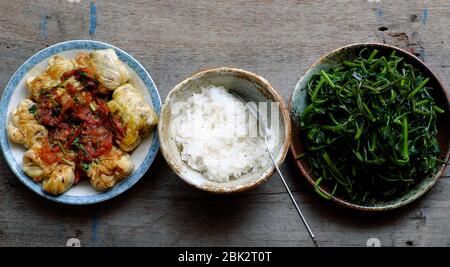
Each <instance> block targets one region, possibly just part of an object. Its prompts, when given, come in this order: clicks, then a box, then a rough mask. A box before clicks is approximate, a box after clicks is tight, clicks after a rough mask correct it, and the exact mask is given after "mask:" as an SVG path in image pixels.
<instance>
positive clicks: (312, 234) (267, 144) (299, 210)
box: [264, 136, 319, 247]
mask: <svg viewBox="0 0 450 267" xmlns="http://www.w3.org/2000/svg"><path fill="white" fill-rule="evenodd" d="M264 139H265V141H266V147H267V151H268V152H269V155H270V158H271V159H272V162H273V164H274V165H275V169H276V170H277V172H278V174H279V175H280V177H281V181H283V184H284V187H286V190H287V192H288V194H289V197H290V198H291V200H292V203H294V206H295V209H297V212H298V215H299V216H300V218H301V219H302V222H303V224H304V225H305V227H306V230H308V234H309V236H310V237H311V240H312V242H313V243H314V246H316V247H318V246H319V245H318V244H317V240H316V236H315V235H314V233H313V231H312V230H311V227H310V226H309V224H308V222H307V221H306V218H305V216H304V215H303V212H302V210H301V209H300V207H299V206H298V204H297V201H295V198H294V196H293V195H292V191H291V189H290V188H289V186H288V184H287V183H286V180H285V179H284V176H283V174H282V173H281V171H280V169H279V168H278V165H277V163H276V161H275V158H274V156H273V154H272V151H270V146H269V142H268V141H267V136H265V138H264Z"/></svg>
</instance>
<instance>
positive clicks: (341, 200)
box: [288, 42, 450, 212]
mask: <svg viewBox="0 0 450 267" xmlns="http://www.w3.org/2000/svg"><path fill="white" fill-rule="evenodd" d="M370 46H379V47H384V48H388V49H393V50H397V51H399V52H402V53H405V54H407V55H408V56H410V57H411V58H412V60H413V61H415V62H414V64H419V65H420V66H421V67H422V68H424V69H426V70H427V71H428V72H429V73H430V74H431V77H430V78H432V79H434V80H435V82H436V84H438V85H439V86H438V87H439V90H441V91H442V92H443V93H444V95H445V96H446V97H447V100H448V99H449V94H448V92H447V90H446V87H445V86H444V84H443V83H442V81H441V80H440V79H439V77H438V76H437V75H436V74H435V73H434V72H433V71H432V70H431V68H430V67H429V66H428V65H427V64H426V63H425V62H423V61H422V60H421V59H420V58H418V57H417V56H415V55H414V54H412V53H410V52H409V51H407V50H405V49H402V48H399V47H396V46H393V45H389V44H384V43H377V42H363V43H353V44H349V45H345V46H342V47H339V48H336V49H334V50H332V51H331V52H328V53H326V54H324V55H322V56H321V57H320V58H319V59H318V60H316V61H315V62H314V63H312V64H311V65H309V67H308V68H306V70H305V71H304V72H303V73H302V75H301V77H300V79H299V80H298V81H297V83H296V84H295V87H294V90H293V91H292V93H291V96H290V98H289V102H288V109H289V117H290V118H291V115H292V114H291V111H292V97H293V96H294V93H295V91H296V89H297V85H298V83H299V82H300V81H301V80H302V79H303V77H305V75H306V74H307V72H308V71H309V70H311V69H312V68H314V67H315V66H317V65H319V64H321V63H322V61H323V60H324V59H325V58H327V57H329V56H331V55H333V54H335V53H338V52H340V51H342V50H345V49H348V48H353V47H370ZM445 108H446V111H447V114H450V105H446V107H445ZM291 123H293V122H291ZM292 127H293V126H292ZM292 133H293V131H292V132H291V135H290V137H289V138H290V139H291V140H290V143H291V145H290V148H289V150H290V151H291V155H292V156H293V160H294V161H295V164H296V166H297V168H298V169H299V170H300V172H301V174H302V175H303V177H304V178H305V179H306V180H307V181H308V183H309V184H310V185H312V186H313V187H314V186H315V179H314V178H313V177H312V175H310V173H309V171H308V170H307V169H306V164H303V163H302V162H301V161H300V160H297V159H296V157H297V155H296V153H295V150H296V149H295V148H294V143H293V141H292V138H293V137H294V136H293V134H292ZM447 143H449V141H447ZM449 152H450V146H447V151H446V153H445V155H446V156H445V158H444V161H445V162H448V160H449ZM304 165H305V166H304ZM445 168H446V165H445V164H442V165H440V167H439V168H438V169H437V170H438V171H437V172H436V173H435V174H434V175H433V177H432V180H431V183H430V184H429V185H428V186H427V187H425V188H424V189H422V190H420V191H418V193H416V194H415V195H414V196H412V197H410V198H408V199H407V200H405V201H402V202H400V203H395V204H390V205H386V206H364V205H360V204H355V203H352V202H350V201H347V200H346V199H344V198H341V197H336V196H331V195H330V194H329V192H327V191H325V190H324V189H323V188H321V187H319V190H320V191H321V192H322V193H324V194H325V195H327V196H329V197H331V200H332V201H333V202H334V203H337V204H339V205H340V206H342V207H346V208H351V209H353V210H358V211H363V212H382V211H389V210H393V209H397V208H401V207H404V206H406V205H408V204H410V203H412V202H414V201H415V200H417V199H419V198H420V197H422V196H423V195H424V194H426V193H427V192H428V191H429V190H430V189H431V188H432V187H433V186H434V185H435V184H436V182H437V181H438V180H439V178H440V177H441V176H442V174H443V172H444V170H445Z"/></svg>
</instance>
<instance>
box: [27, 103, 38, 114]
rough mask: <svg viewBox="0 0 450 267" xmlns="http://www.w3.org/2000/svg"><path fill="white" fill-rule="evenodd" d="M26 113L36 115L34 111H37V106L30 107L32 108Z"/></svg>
mask: <svg viewBox="0 0 450 267" xmlns="http://www.w3.org/2000/svg"><path fill="white" fill-rule="evenodd" d="M28 111H29V112H30V113H31V114H36V111H37V105H32V106H31V107H30V108H29V109H28Z"/></svg>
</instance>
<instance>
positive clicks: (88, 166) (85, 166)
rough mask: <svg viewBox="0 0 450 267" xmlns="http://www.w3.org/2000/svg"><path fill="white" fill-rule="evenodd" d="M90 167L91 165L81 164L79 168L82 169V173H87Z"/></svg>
mask: <svg viewBox="0 0 450 267" xmlns="http://www.w3.org/2000/svg"><path fill="white" fill-rule="evenodd" d="M90 167H91V164H88V163H84V162H83V163H81V168H82V169H83V171H85V172H88V171H89V168H90Z"/></svg>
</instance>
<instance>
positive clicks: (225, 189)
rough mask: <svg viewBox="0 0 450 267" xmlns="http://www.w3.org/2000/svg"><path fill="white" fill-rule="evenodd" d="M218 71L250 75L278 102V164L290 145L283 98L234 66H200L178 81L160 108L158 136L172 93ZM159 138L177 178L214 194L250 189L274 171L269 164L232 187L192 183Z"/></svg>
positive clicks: (267, 85)
mask: <svg viewBox="0 0 450 267" xmlns="http://www.w3.org/2000/svg"><path fill="white" fill-rule="evenodd" d="M218 72H231V73H238V74H241V75H243V76H244V77H252V79H253V80H255V81H257V82H258V83H259V84H260V85H262V88H264V89H265V90H267V91H268V92H269V93H270V94H271V95H272V96H273V97H274V98H275V100H276V102H277V103H278V104H279V109H280V110H281V114H282V117H283V121H284V123H285V130H284V142H283V145H282V147H281V152H280V157H279V159H278V160H277V165H278V166H280V165H281V164H282V163H283V162H284V160H285V158H286V155H287V153H288V150H289V146H290V140H291V139H290V135H291V121H290V116H289V112H288V110H287V108H286V107H287V106H286V104H285V103H284V99H283V97H282V96H281V94H280V93H279V92H278V91H277V90H276V89H275V88H274V87H273V86H272V85H271V84H270V83H269V82H268V81H267V80H266V79H265V78H263V77H262V76H259V75H257V74H255V73H253V72H250V71H247V70H244V69H240V68H235V67H212V68H202V69H200V70H198V71H196V72H194V73H193V74H192V75H191V76H189V77H187V78H185V79H184V80H182V81H181V82H179V83H178V84H177V85H175V86H174V87H173V88H172V89H171V90H170V92H169V94H168V95H167V97H166V99H165V101H164V104H163V105H162V108H161V119H160V123H159V124H158V133H159V135H160V136H163V134H164V133H163V127H164V124H166V123H167V122H166V121H165V120H164V112H165V110H166V109H168V108H169V103H170V100H171V98H172V95H173V94H174V93H176V92H177V91H178V90H180V89H182V88H183V87H184V86H185V85H186V84H188V83H189V82H190V81H192V80H194V79H196V78H199V77H201V76H203V75H205V74H209V73H218ZM160 139H161V141H160V142H161V153H162V155H163V157H164V158H165V160H166V162H167V164H168V165H169V167H170V168H171V169H172V170H173V171H174V172H175V173H176V174H177V176H178V177H179V178H181V179H182V180H183V181H184V182H186V183H188V184H189V185H191V186H193V187H195V188H197V189H200V190H203V191H206V192H210V193H214V194H232V193H238V192H244V191H248V190H251V189H254V188H255V187H257V186H259V185H261V184H263V183H264V182H266V181H267V180H268V179H269V178H271V177H272V175H273V174H274V172H275V165H273V164H272V165H271V167H270V168H269V169H268V170H269V172H267V171H266V172H265V175H262V176H261V177H259V178H257V179H253V180H251V181H249V182H247V183H244V184H240V185H236V186H233V187H217V186H214V185H211V184H207V185H205V184H194V183H193V182H192V181H191V180H190V179H189V178H188V177H186V176H185V175H184V172H183V171H182V170H181V169H180V168H179V167H178V166H177V165H176V164H175V162H174V160H173V159H172V158H171V157H170V155H169V152H168V151H167V147H166V141H165V139H164V138H160Z"/></svg>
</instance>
